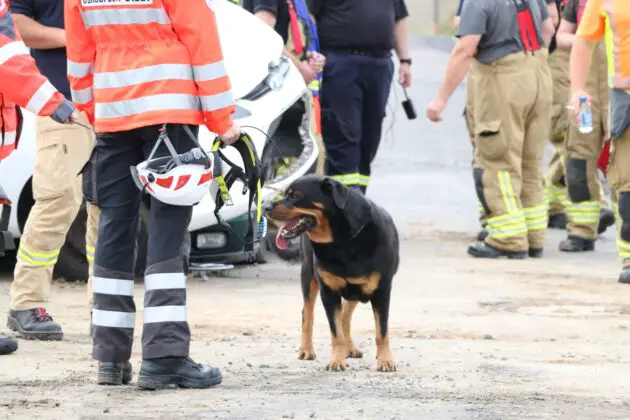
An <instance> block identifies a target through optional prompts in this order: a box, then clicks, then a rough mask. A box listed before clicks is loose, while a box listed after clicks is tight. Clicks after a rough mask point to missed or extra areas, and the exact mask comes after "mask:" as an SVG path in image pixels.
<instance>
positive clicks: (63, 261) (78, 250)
mask: <svg viewBox="0 0 630 420" xmlns="http://www.w3.org/2000/svg"><path fill="white" fill-rule="evenodd" d="M86 223H87V211H86V208H85V206H81V209H80V210H79V213H78V214H77V217H76V218H75V219H74V222H72V225H71V226H70V229H69V230H68V234H67V236H66V243H65V244H64V246H63V247H62V248H61V251H60V252H59V259H58V260H57V264H55V268H54V270H53V278H59V277H63V278H64V279H65V280H67V281H79V282H87V280H88V276H89V264H88V260H87V257H86V255H85V230H86Z"/></svg>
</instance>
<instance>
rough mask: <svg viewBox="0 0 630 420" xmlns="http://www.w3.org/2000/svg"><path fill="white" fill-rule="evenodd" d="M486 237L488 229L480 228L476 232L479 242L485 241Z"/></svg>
mask: <svg viewBox="0 0 630 420" xmlns="http://www.w3.org/2000/svg"><path fill="white" fill-rule="evenodd" d="M487 237H488V231H487V230H485V229H482V230H480V231H479V233H478V234H477V240H478V241H479V242H483V241H485V240H486V238H487Z"/></svg>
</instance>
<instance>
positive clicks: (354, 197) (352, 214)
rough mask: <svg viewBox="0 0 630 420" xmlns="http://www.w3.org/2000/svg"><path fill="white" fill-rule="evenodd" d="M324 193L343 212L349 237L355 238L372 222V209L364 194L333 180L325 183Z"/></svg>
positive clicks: (326, 179) (327, 179)
mask: <svg viewBox="0 0 630 420" xmlns="http://www.w3.org/2000/svg"><path fill="white" fill-rule="evenodd" d="M323 188H324V192H325V193H326V194H328V195H330V196H331V197H332V199H333V202H334V203H335V206H336V207H337V208H338V209H339V210H341V213H342V214H343V218H344V220H345V222H346V225H347V228H348V229H347V232H346V233H347V235H348V237H349V238H354V237H355V236H356V235H357V234H358V233H359V232H360V231H361V229H363V226H365V225H366V224H368V223H369V222H370V221H371V220H372V207H371V206H370V203H369V202H368V201H367V200H366V199H365V197H364V196H363V194H361V193H360V192H359V191H356V190H354V189H351V188H348V187H346V186H345V185H343V184H342V183H341V182H338V181H335V180H333V179H331V178H325V179H324V181H323Z"/></svg>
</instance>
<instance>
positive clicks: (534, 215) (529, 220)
mask: <svg viewBox="0 0 630 420" xmlns="http://www.w3.org/2000/svg"><path fill="white" fill-rule="evenodd" d="M523 212H524V213H525V224H526V225H527V231H528V232H532V231H534V230H542V229H547V218H548V216H547V205H546V204H541V205H540V206H535V207H526V208H524V209H523Z"/></svg>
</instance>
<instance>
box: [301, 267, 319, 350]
mask: <svg viewBox="0 0 630 420" xmlns="http://www.w3.org/2000/svg"><path fill="white" fill-rule="evenodd" d="M318 292H319V283H318V282H317V279H316V278H315V277H313V280H311V288H310V290H309V292H308V298H307V299H304V308H303V309H302V338H301V340H300V353H299V355H298V359H300V360H315V349H314V348H313V321H314V320H315V302H317V293H318Z"/></svg>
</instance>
